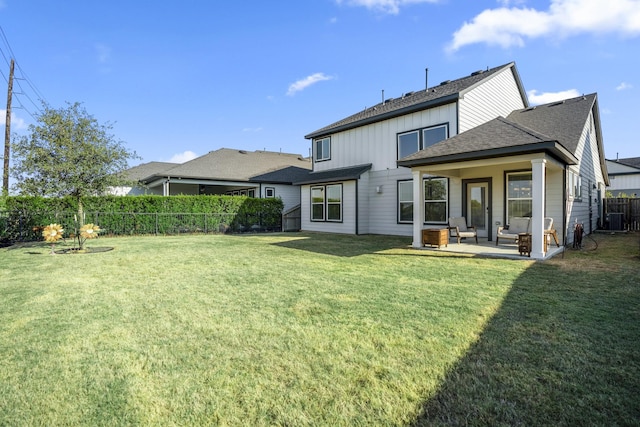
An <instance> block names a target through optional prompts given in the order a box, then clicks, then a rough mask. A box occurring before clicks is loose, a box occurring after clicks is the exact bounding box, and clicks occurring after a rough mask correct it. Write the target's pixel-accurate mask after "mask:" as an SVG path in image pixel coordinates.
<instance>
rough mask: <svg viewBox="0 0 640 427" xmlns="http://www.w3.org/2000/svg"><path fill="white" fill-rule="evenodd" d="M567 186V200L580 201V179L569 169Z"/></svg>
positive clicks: (578, 175)
mask: <svg viewBox="0 0 640 427" xmlns="http://www.w3.org/2000/svg"><path fill="white" fill-rule="evenodd" d="M567 185H568V186H569V189H568V190H569V198H570V199H573V200H575V201H581V200H582V177H581V176H580V174H579V173H577V172H574V171H573V170H571V169H569V177H568V179H567Z"/></svg>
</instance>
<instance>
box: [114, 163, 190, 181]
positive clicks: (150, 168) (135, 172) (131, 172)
mask: <svg viewBox="0 0 640 427" xmlns="http://www.w3.org/2000/svg"><path fill="white" fill-rule="evenodd" d="M178 164H179V163H169V162H149V163H142V164H139V165H138V166H134V167H132V168H129V169H127V170H126V171H124V176H125V177H126V178H127V179H128V180H130V181H140V180H141V179H143V178H146V177H148V176H150V175H154V174H157V173H160V172H164V171H166V170H168V169H171V168H174V167H176V166H178Z"/></svg>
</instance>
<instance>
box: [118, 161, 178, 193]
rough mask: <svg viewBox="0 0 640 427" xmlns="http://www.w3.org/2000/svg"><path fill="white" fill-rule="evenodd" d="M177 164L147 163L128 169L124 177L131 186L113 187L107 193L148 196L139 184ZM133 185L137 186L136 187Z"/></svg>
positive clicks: (146, 191)
mask: <svg viewBox="0 0 640 427" xmlns="http://www.w3.org/2000/svg"><path fill="white" fill-rule="evenodd" d="M178 164H179V163H168V162H149V163H142V164H140V165H138V166H134V167H132V168H129V169H127V170H126V171H125V172H124V175H125V178H126V179H127V181H130V182H131V185H129V186H121V187H114V188H112V189H111V190H110V191H109V193H110V194H113V195H115V196H139V195H142V194H150V192H149V191H148V190H147V189H146V188H145V187H144V186H142V185H140V184H139V183H140V181H141V180H142V179H144V178H146V177H148V176H150V175H153V174H156V173H160V172H163V171H165V170H168V169H171V168H174V167H176V166H178ZM135 183H138V184H137V185H136V184H135ZM151 194H152V193H151Z"/></svg>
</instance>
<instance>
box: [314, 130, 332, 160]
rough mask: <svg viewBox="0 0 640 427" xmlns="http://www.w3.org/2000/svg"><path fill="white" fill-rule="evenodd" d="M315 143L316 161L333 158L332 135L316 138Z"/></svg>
mask: <svg viewBox="0 0 640 427" xmlns="http://www.w3.org/2000/svg"><path fill="white" fill-rule="evenodd" d="M314 145H315V151H316V152H315V161H316V162H324V161H327V160H331V137H330V136H327V137H325V138H321V139H316V140H315V141H314Z"/></svg>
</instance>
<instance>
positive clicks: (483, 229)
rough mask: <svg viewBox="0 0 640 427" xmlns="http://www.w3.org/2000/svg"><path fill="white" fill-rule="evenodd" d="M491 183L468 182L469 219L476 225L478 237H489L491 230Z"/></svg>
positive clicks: (471, 223) (470, 222)
mask: <svg viewBox="0 0 640 427" xmlns="http://www.w3.org/2000/svg"><path fill="white" fill-rule="evenodd" d="M488 194H489V184H488V183H486V182H474V183H468V184H467V221H468V222H469V224H470V225H475V226H476V229H477V232H478V237H487V236H488V230H489V201H488Z"/></svg>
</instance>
